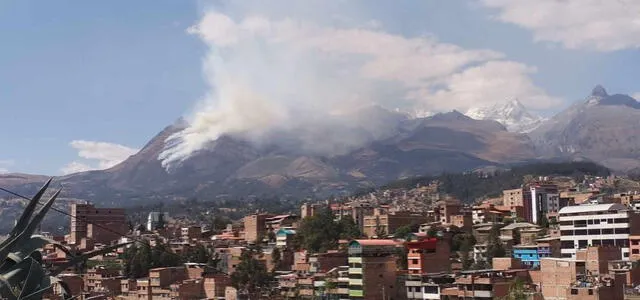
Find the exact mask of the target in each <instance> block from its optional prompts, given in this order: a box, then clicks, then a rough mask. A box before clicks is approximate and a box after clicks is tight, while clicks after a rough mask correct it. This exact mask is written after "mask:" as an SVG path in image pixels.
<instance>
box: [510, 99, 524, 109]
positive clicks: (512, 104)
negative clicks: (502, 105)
mask: <svg viewBox="0 0 640 300" xmlns="http://www.w3.org/2000/svg"><path fill="white" fill-rule="evenodd" d="M509 104H510V105H511V106H517V107H524V105H522V102H520V100H518V98H514V99H513V100H511V101H509Z"/></svg>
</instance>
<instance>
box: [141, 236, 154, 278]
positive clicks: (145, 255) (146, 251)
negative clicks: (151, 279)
mask: <svg viewBox="0 0 640 300" xmlns="http://www.w3.org/2000/svg"><path fill="white" fill-rule="evenodd" d="M137 259H138V260H139V264H140V268H141V269H142V272H141V276H140V277H143V276H147V275H148V274H149V269H151V268H153V260H152V258H151V246H149V244H147V243H143V244H142V246H141V247H140V250H139V251H138V253H137Z"/></svg>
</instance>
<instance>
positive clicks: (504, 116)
mask: <svg viewBox="0 0 640 300" xmlns="http://www.w3.org/2000/svg"><path fill="white" fill-rule="evenodd" d="M466 115H467V116H469V117H471V118H473V119H476V120H494V121H498V122H499V123H501V124H503V125H504V126H505V127H507V130H509V131H512V132H520V133H528V132H531V131H533V130H535V129H536V128H537V127H538V126H540V124H542V122H543V121H544V119H543V118H542V117H540V116H536V115H534V114H532V113H531V112H529V111H528V110H527V109H526V108H525V107H524V105H522V103H520V101H518V100H517V99H514V100H512V101H509V102H506V103H498V104H495V105H493V106H489V107H479V108H472V109H469V110H468V111H467V112H466Z"/></svg>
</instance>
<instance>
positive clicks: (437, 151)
mask: <svg viewBox="0 0 640 300" xmlns="http://www.w3.org/2000/svg"><path fill="white" fill-rule="evenodd" d="M374 112H375V115H376V118H375V119H372V120H371V121H370V123H377V122H378V123H379V122H382V123H384V124H386V125H388V126H389V129H388V130H387V131H386V132H382V133H381V135H379V136H376V137H373V138H372V141H371V142H368V143H366V144H365V145H364V146H362V147H358V148H356V149H353V150H351V151H349V152H347V153H343V154H340V155H333V156H321V155H314V154H311V153H305V152H304V151H301V150H300V149H293V148H290V147H283V146H282V145H283V144H281V143H279V140H274V141H273V143H272V144H271V145H266V146H265V145H260V146H256V145H254V144H252V143H251V142H248V141H245V140H242V139H239V138H234V137H231V136H223V137H221V138H219V139H218V140H216V141H215V142H212V143H210V145H208V146H207V147H206V149H204V150H201V151H198V152H196V153H194V154H193V155H192V156H190V157H189V158H188V159H186V160H185V161H183V162H181V163H180V164H179V165H178V166H176V167H173V168H171V169H170V170H169V171H167V170H166V169H165V168H163V166H162V164H161V162H160V160H159V159H158V156H159V154H160V153H161V151H162V150H163V148H164V147H165V141H166V139H167V137H169V136H170V135H171V134H173V133H176V132H178V131H180V130H182V129H183V128H184V127H183V126H184V124H182V123H180V122H178V123H176V124H174V125H172V126H169V127H167V128H165V129H164V130H163V131H162V132H160V133H159V134H158V135H157V136H155V137H154V138H153V139H152V140H151V141H150V142H149V143H148V144H147V145H146V146H145V147H144V148H143V149H142V150H141V151H140V152H139V153H137V154H135V155H133V156H131V157H130V158H129V159H127V160H125V161H124V162H122V163H120V164H119V165H116V166H115V167H113V168H111V169H107V170H102V171H90V172H83V173H77V174H72V175H68V176H64V177H60V178H59V181H60V182H62V183H63V184H64V186H65V196H67V197H74V198H81V199H91V200H92V201H94V202H102V203H105V204H109V203H113V204H120V205H121V203H122V202H125V201H154V200H170V199H184V198H188V197H209V198H210V197H219V198H232V199H233V198H239V197H250V196H260V195H269V194H274V195H275V194H277V195H290V196H291V197H300V196H309V195H329V194H332V193H340V192H349V191H353V190H354V189H356V188H359V187H367V186H373V185H380V184H384V183H386V182H389V181H391V180H395V179H398V178H403V177H407V176H416V175H425V174H435V173H440V172H443V171H450V172H457V171H466V170H470V169H474V168H478V167H483V166H488V165H499V164H503V163H511V162H519V161H523V160H528V159H531V158H533V157H534V156H535V153H534V152H533V146H532V144H531V141H530V140H529V139H528V137H526V136H525V135H521V134H517V133H512V132H508V131H507V130H506V128H505V127H504V126H503V125H501V124H499V123H498V122H495V121H490V120H474V119H471V118H469V117H467V116H465V115H463V114H462V113H459V112H456V111H454V112H451V113H444V114H437V115H434V116H432V117H429V118H418V119H410V118H407V117H405V116H399V115H398V114H396V113H393V112H389V111H381V110H378V109H376V110H375V111H374ZM368 115H369V114H368ZM363 117H366V116H363ZM374 125H375V126H378V125H379V124H372V125H370V126H374ZM319 142H322V141H321V140H319ZM2 178H3V177H2V176H0V181H2V180H3V179H2ZM35 182H37V180H36V181H35Z"/></svg>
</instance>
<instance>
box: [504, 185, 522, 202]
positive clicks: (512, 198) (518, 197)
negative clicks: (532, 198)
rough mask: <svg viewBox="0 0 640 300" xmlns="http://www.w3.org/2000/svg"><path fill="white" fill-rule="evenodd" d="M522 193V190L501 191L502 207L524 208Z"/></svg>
mask: <svg viewBox="0 0 640 300" xmlns="http://www.w3.org/2000/svg"><path fill="white" fill-rule="evenodd" d="M523 195H524V193H523V192H522V189H521V188H519V189H512V190H504V191H502V205H504V206H524V197H523Z"/></svg>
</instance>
